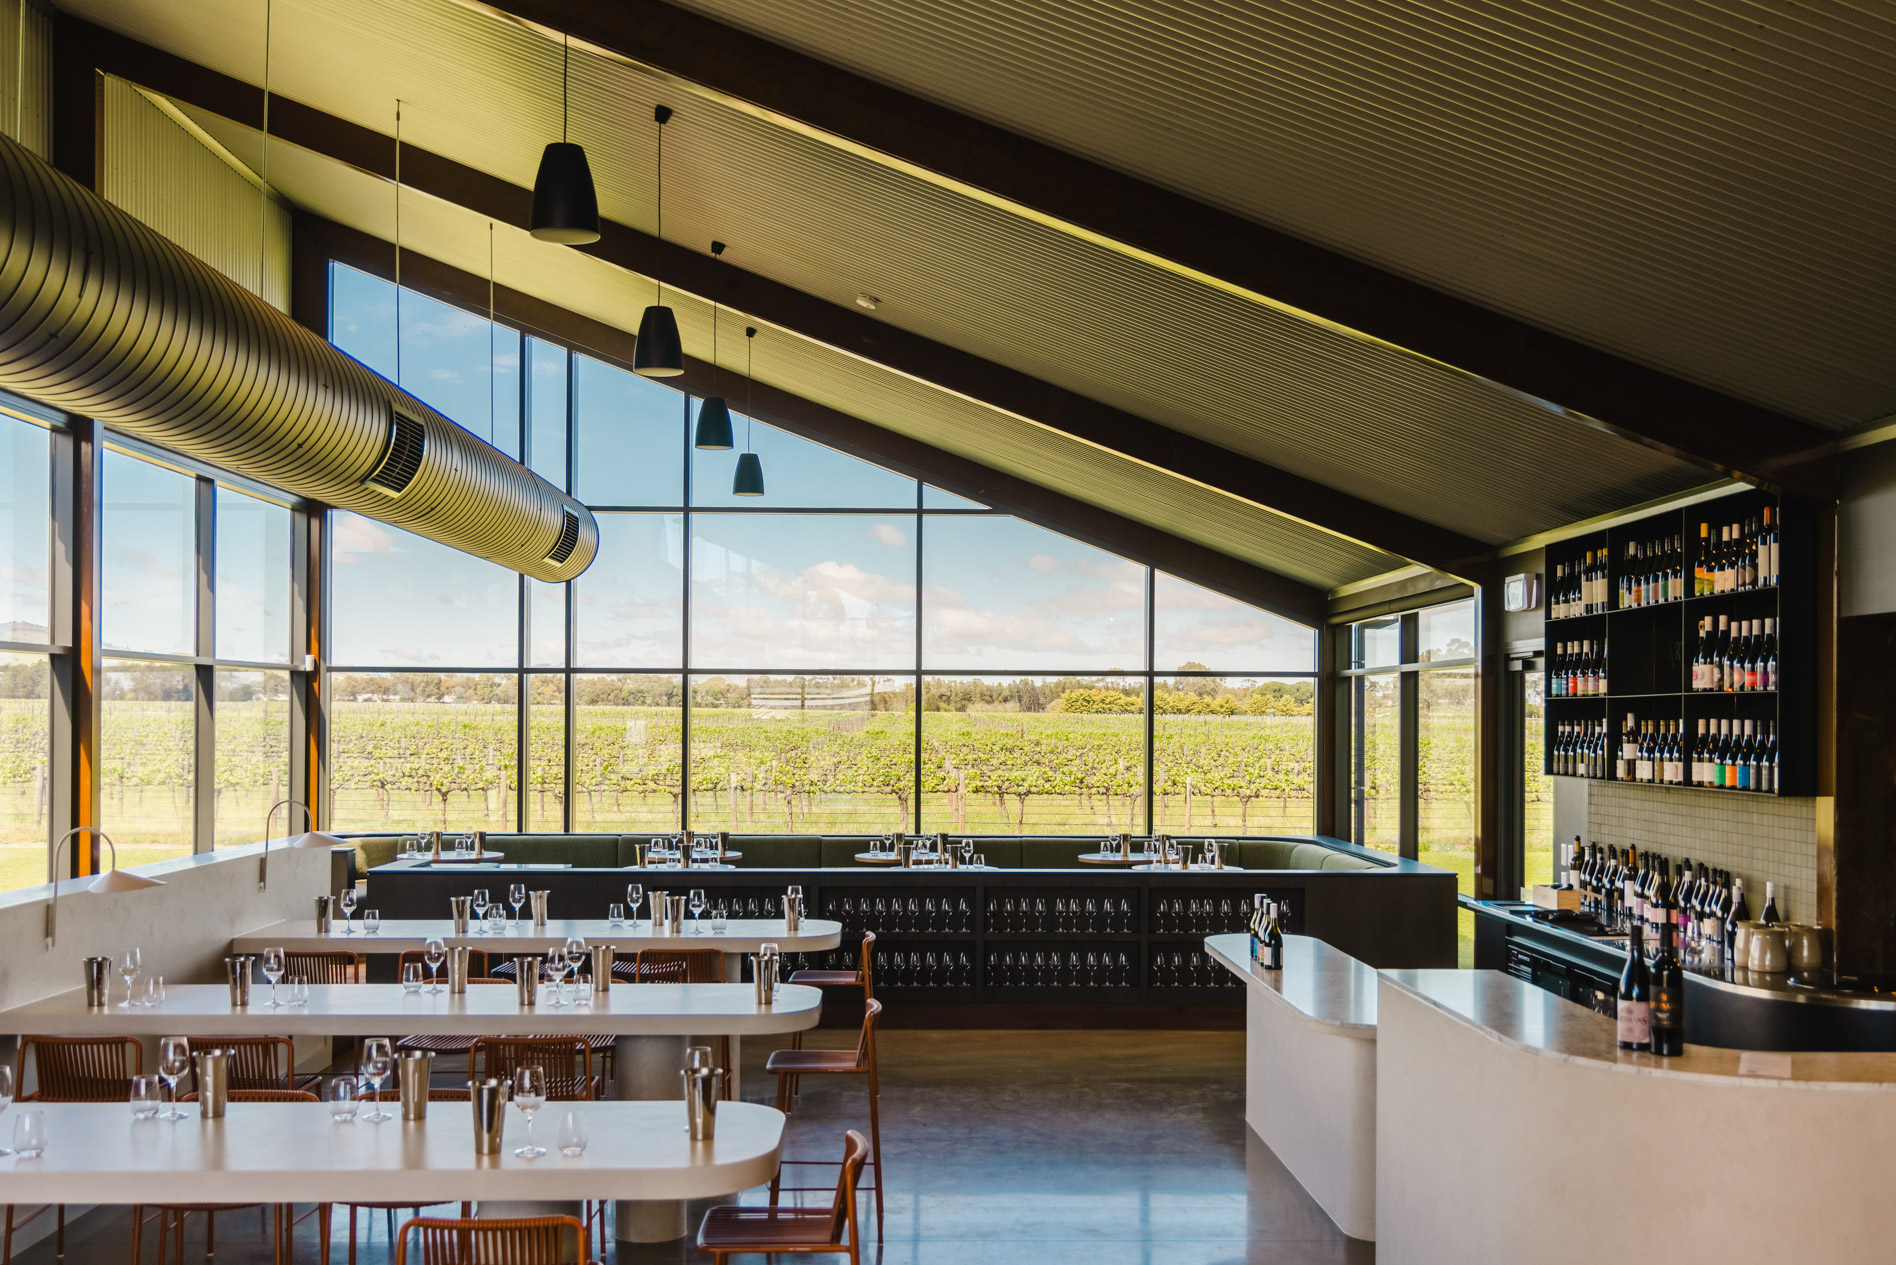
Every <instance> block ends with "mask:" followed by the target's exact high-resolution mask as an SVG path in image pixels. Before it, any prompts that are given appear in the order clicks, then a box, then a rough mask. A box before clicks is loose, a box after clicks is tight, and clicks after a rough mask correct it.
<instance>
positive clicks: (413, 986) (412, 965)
mask: <svg viewBox="0 0 1896 1265" xmlns="http://www.w3.org/2000/svg"><path fill="white" fill-rule="evenodd" d="M402 991H403V992H404V993H419V992H420V991H421V963H419V962H404V963H402Z"/></svg>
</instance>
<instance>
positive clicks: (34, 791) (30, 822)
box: [0, 417, 53, 891]
mask: <svg viewBox="0 0 1896 1265" xmlns="http://www.w3.org/2000/svg"><path fill="white" fill-rule="evenodd" d="M52 453H53V435H52V432H51V431H49V430H46V429H45V428H43V427H40V426H35V425H32V424H31V423H28V422H25V421H21V420H18V419H16V418H12V417H0V463H3V464H0V641H4V642H10V643H13V644H15V645H26V646H38V645H45V644H47V643H49V642H50V641H51V639H52V626H51V625H52V584H51V577H52V570H51V560H52V468H53V467H52ZM51 702H52V659H51V656H50V655H47V654H43V653H41V654H35V653H9V652H3V651H0V891H12V890H13V889H14V888H17V887H30V886H33V885H35V884H38V883H44V882H45V881H46V843H47V839H48V836H49V833H50V830H51V824H50V817H49V814H50V810H51V803H50V800H49V798H48V797H49V795H50V794H51V789H52V788H51V782H50V780H49V779H50V777H51V773H52V765H51V761H52V720H51V711H50V708H51Z"/></svg>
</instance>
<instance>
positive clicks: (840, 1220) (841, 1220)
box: [829, 1129, 869, 1243]
mask: <svg viewBox="0 0 1896 1265" xmlns="http://www.w3.org/2000/svg"><path fill="white" fill-rule="evenodd" d="M868 1158H869V1139H868V1138H865V1137H863V1136H862V1134H860V1133H858V1132H856V1131H855V1130H854V1129H851V1130H850V1131H849V1132H847V1133H845V1134H844V1135H843V1169H842V1171H841V1172H840V1173H838V1174H836V1202H835V1203H832V1204H831V1205H830V1228H829V1241H830V1242H831V1243H843V1242H849V1243H854V1242H856V1183H857V1182H858V1181H860V1180H862V1166H863V1162H864V1161H865V1160H867V1159H868ZM845 1230H847V1231H848V1232H849V1238H848V1239H847V1240H845V1239H844V1238H843V1232H844V1231H845Z"/></svg>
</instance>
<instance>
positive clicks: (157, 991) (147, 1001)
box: [138, 975, 165, 1006]
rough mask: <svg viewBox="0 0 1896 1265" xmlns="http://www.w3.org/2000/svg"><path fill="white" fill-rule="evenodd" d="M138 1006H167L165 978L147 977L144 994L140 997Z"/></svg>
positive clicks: (159, 976) (160, 976) (157, 976)
mask: <svg viewBox="0 0 1896 1265" xmlns="http://www.w3.org/2000/svg"><path fill="white" fill-rule="evenodd" d="M138 1004H139V1005H141V1006H162V1005H164V1004H165V977H164V976H162V975H152V976H147V977H146V979H145V988H144V993H143V995H142V996H140V997H139V999H138Z"/></svg>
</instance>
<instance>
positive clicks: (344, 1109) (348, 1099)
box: [323, 1076, 356, 1124]
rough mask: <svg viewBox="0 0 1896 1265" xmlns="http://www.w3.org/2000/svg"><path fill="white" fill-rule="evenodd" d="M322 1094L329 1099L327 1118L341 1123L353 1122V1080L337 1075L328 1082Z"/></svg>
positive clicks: (354, 1100)
mask: <svg viewBox="0 0 1896 1265" xmlns="http://www.w3.org/2000/svg"><path fill="white" fill-rule="evenodd" d="M323 1092H324V1096H325V1097H327V1098H328V1099H329V1118H330V1119H331V1120H334V1121H336V1122H338V1123H341V1124H353V1123H354V1122H355V1118H356V1087H355V1080H354V1079H353V1078H351V1077H348V1076H338V1077H336V1079H334V1080H332V1081H330V1082H329V1088H328V1089H326V1090H325V1091H323Z"/></svg>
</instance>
